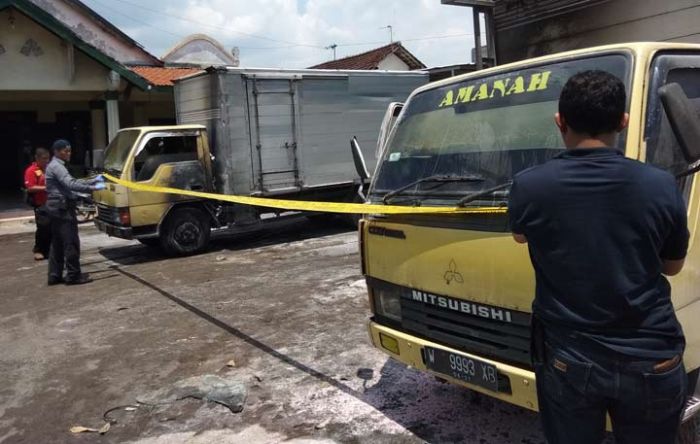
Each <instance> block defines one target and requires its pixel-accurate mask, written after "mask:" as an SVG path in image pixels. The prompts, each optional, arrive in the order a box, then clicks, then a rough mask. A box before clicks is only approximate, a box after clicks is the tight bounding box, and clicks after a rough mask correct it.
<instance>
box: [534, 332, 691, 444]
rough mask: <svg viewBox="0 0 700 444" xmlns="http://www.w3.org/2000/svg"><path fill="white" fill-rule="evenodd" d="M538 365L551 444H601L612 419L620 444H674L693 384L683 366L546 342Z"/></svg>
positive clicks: (544, 420) (540, 395) (542, 408)
mask: <svg viewBox="0 0 700 444" xmlns="http://www.w3.org/2000/svg"><path fill="white" fill-rule="evenodd" d="M544 352H545V353H544V354H541V355H540V356H541V361H540V362H535V373H536V375H537V395H538V398H539V407H540V415H541V418H542V424H543V428H544V432H545V437H546V438H547V442H548V443H549V444H599V443H600V442H601V441H602V440H603V438H604V436H605V414H606V413H609V414H610V419H611V421H612V427H613V433H614V435H615V440H616V443H618V444H627V443H630V444H646V443H648V444H673V443H675V440H676V435H677V433H678V428H679V425H680V418H681V415H682V412H683V407H684V405H685V401H686V391H687V385H688V378H687V375H686V373H685V367H684V366H683V363H682V362H681V361H680V360H679V363H678V364H677V365H675V366H674V367H673V368H671V369H668V370H666V371H663V372H661V373H656V372H655V371H654V365H656V364H658V361H621V360H617V359H614V358H610V357H606V356H601V354H600V353H599V352H598V353H591V351H590V350H575V349H573V348H571V347H567V346H563V345H553V344H551V343H548V342H545V349H544Z"/></svg>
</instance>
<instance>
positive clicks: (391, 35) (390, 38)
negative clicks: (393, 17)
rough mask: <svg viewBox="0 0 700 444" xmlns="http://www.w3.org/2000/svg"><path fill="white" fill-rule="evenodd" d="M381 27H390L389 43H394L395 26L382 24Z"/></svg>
mask: <svg viewBox="0 0 700 444" xmlns="http://www.w3.org/2000/svg"><path fill="white" fill-rule="evenodd" d="M379 29H388V30H389V43H394V27H393V26H391V25H386V26H382V27H381V28H379Z"/></svg>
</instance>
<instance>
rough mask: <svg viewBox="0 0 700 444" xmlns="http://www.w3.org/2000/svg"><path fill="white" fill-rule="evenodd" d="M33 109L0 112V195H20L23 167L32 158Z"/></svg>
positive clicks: (4, 196)
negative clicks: (0, 158)
mask: <svg viewBox="0 0 700 444" xmlns="http://www.w3.org/2000/svg"><path fill="white" fill-rule="evenodd" d="M35 125H36V113H34V112H32V111H17V112H14V111H12V112H6V111H2V112H0V154H1V155H2V161H1V162H0V196H1V197H2V198H8V197H12V198H17V196H21V192H20V190H21V188H22V186H23V182H24V181H23V178H22V175H23V173H24V169H25V168H26V167H27V166H29V164H30V163H31V161H32V153H33V149H34V147H35V141H34V134H33V133H34V131H33V130H34V126H35Z"/></svg>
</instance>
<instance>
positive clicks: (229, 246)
mask: <svg viewBox="0 0 700 444" xmlns="http://www.w3.org/2000/svg"><path fill="white" fill-rule="evenodd" d="M350 231H352V229H351V228H349V227H348V226H346V225H343V224H342V223H338V222H336V221H328V222H325V221H323V220H309V219H306V218H302V219H296V220H294V221H290V222H289V224H287V225H284V226H283V227H282V228H279V229H275V230H272V229H262V230H256V231H254V232H251V233H245V234H227V233H226V232H225V231H224V232H219V233H214V235H213V236H212V239H211V241H210V243H209V247H208V248H207V250H206V251H205V252H204V253H202V254H206V253H212V252H217V251H222V250H228V251H241V250H249V249H253V248H259V247H264V246H269V245H278V244H283V243H287V242H297V241H303V240H307V239H312V238H315V237H323V236H330V235H334V234H340V233H346V232H350ZM99 253H100V254H101V255H102V256H104V257H105V258H106V259H109V260H110V261H113V262H116V263H118V264H120V265H136V264H144V263H148V262H156V261H161V260H166V259H169V258H170V256H168V255H166V254H165V253H164V252H163V251H162V250H161V249H160V248H158V247H149V246H146V245H141V244H133V245H127V246H122V247H105V248H100V249H99ZM85 265H89V263H87V264H85Z"/></svg>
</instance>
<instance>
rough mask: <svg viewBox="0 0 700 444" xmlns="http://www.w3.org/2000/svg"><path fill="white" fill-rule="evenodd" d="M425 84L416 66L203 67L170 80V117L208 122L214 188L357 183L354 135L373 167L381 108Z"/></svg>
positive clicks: (264, 191)
mask: <svg viewBox="0 0 700 444" xmlns="http://www.w3.org/2000/svg"><path fill="white" fill-rule="evenodd" d="M427 82H428V74H427V72H422V71H351V70H348V71H337V70H274V69H245V68H210V69H208V70H207V71H206V72H203V73H201V74H196V75H194V76H190V77H187V78H185V79H182V80H180V81H178V82H176V85H175V102H176V109H177V120H178V123H180V124H191V123H198V124H202V125H205V126H206V127H207V130H208V134H209V145H210V147H211V150H212V153H213V155H214V161H213V165H214V175H215V180H216V188H217V190H218V191H219V192H221V193H225V194H240V195H245V194H249V195H263V196H268V195H284V194H295V193H300V192H304V191H310V190H311V191H313V190H317V191H321V190H322V189H324V188H332V187H337V186H343V185H348V184H352V183H353V182H354V181H357V179H358V178H357V174H356V172H355V168H354V166H353V159H352V155H351V151H350V147H349V142H350V139H351V138H352V137H353V136H356V137H357V139H358V141H359V143H360V146H361V147H362V150H363V154H364V156H365V159H366V161H367V164H368V167H369V169H370V171H372V170H373V169H374V166H375V164H376V158H375V148H376V144H377V138H378V135H379V130H380V124H381V121H382V118H383V116H384V113H385V111H386V108H387V105H388V104H389V103H391V102H397V101H398V102H400V101H404V100H405V99H406V98H407V97H408V95H409V94H410V93H411V91H413V90H414V89H416V88H417V87H418V86H421V85H423V84H425V83H427Z"/></svg>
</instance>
